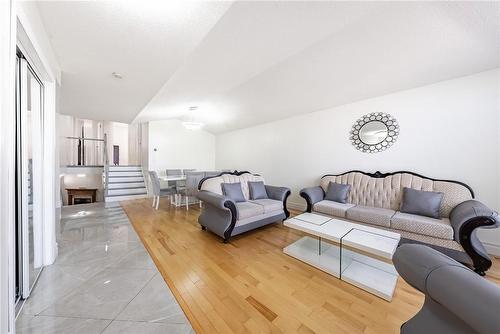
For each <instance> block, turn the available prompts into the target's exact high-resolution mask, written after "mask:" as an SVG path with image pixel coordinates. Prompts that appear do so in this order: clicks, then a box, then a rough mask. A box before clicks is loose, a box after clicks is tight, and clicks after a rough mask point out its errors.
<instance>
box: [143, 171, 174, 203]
mask: <svg viewBox="0 0 500 334" xmlns="http://www.w3.org/2000/svg"><path fill="white" fill-rule="evenodd" d="M148 173H149V180H150V181H151V192H152V193H153V205H152V206H153V207H154V208H155V209H156V210H158V206H159V205H160V197H162V196H172V195H174V194H175V189H174V188H161V184H160V179H159V178H158V174H156V172H155V171H152V170H150V171H149V172H148Z"/></svg>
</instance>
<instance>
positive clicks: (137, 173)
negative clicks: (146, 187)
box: [108, 171, 142, 176]
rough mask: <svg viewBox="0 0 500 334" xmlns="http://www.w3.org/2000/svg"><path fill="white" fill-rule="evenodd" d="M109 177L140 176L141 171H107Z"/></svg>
mask: <svg viewBox="0 0 500 334" xmlns="http://www.w3.org/2000/svg"><path fill="white" fill-rule="evenodd" d="M108 175H109V176H142V172H141V171H109V172H108Z"/></svg>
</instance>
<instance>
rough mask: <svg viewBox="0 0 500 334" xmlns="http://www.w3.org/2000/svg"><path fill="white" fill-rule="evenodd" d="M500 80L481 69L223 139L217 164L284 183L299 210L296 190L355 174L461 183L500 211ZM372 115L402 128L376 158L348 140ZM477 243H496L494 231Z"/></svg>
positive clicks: (219, 139)
mask: <svg viewBox="0 0 500 334" xmlns="http://www.w3.org/2000/svg"><path fill="white" fill-rule="evenodd" d="M499 76H500V70H498V69H497V70H493V71H487V72H482V73H478V74H475V75H472V76H467V77H462V78H457V79H454V80H449V81H444V82H440V83H436V84H433V85H429V86H424V87H421V88H416V89H411V90H407V91H402V92H398V93H394V94H390V95H385V96H381V97H377V98H373V99H368V100H364V101H360V102H356V103H352V104H348V105H344V106H340V107H336V108H331V109H327V110H322V111H318V112H313V113H309V114H304V115H302V116H297V117H293V118H289V119H285V120H281V121H276V122H272V123H267V124H263V125H260V126H256V127H252V128H247V129H242V130H238V131H234V132H229V133H226V134H221V135H218V136H217V148H216V152H217V156H216V167H217V168H221V167H224V168H234V169H239V170H250V171H252V172H257V173H261V174H262V175H263V176H264V177H265V178H266V182H268V183H270V184H276V185H286V186H288V187H290V188H292V196H291V197H290V202H291V203H292V204H295V205H296V206H302V205H305V202H303V200H302V198H300V197H299V196H298V192H299V190H300V189H301V188H303V187H307V186H313V185H317V184H318V180H319V178H320V176H322V175H323V174H326V173H341V172H344V171H348V170H352V169H360V170H364V171H368V172H374V171H377V170H380V171H382V172H390V171H397V170H410V171H414V172H417V173H420V174H423V175H426V176H430V177H434V178H445V179H455V180H460V181H462V182H465V183H467V184H469V185H470V186H471V187H472V188H473V189H474V191H475V193H476V198H478V199H479V200H481V201H483V202H484V203H486V204H487V205H489V206H490V207H492V208H494V209H496V210H498V209H500V188H499V183H500V148H499V145H500V144H499V113H500V103H499V81H500V79H499ZM382 79H383V78H382ZM332 94H335V92H332ZM370 112H386V113H390V114H392V115H393V116H395V117H396V118H397V119H398V121H399V125H400V136H399V138H398V140H397V142H396V143H395V144H394V145H393V146H392V147H391V148H389V149H388V150H387V151H384V152H381V153H377V154H366V153H361V152H359V151H357V150H355V149H354V147H353V146H352V145H351V143H350V141H349V131H350V129H351V126H352V124H353V123H354V121H355V120H356V119H357V118H358V117H360V116H362V115H364V114H366V113H370ZM481 238H482V240H483V241H485V242H487V243H489V244H496V245H499V246H500V230H499V229H497V230H495V231H488V232H485V233H481ZM490 249H491V248H490ZM499 250H500V248H499Z"/></svg>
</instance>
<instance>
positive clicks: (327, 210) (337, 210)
mask: <svg viewBox="0 0 500 334" xmlns="http://www.w3.org/2000/svg"><path fill="white" fill-rule="evenodd" d="M353 206H355V205H354V204H349V203H346V204H344V203H338V202H333V201H329V200H322V201H319V202H317V203H315V204H314V205H313V211H316V212H320V213H324V214H327V215H329V216H335V217H341V218H344V217H345V214H346V211H347V209H349V208H352V207H353Z"/></svg>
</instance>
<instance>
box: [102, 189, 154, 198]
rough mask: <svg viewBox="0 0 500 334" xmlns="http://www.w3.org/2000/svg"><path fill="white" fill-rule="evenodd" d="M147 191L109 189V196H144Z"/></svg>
mask: <svg viewBox="0 0 500 334" xmlns="http://www.w3.org/2000/svg"><path fill="white" fill-rule="evenodd" d="M146 192H147V190H146V188H144V187H141V188H129V189H108V196H114V195H136V194H144V193H146Z"/></svg>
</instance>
